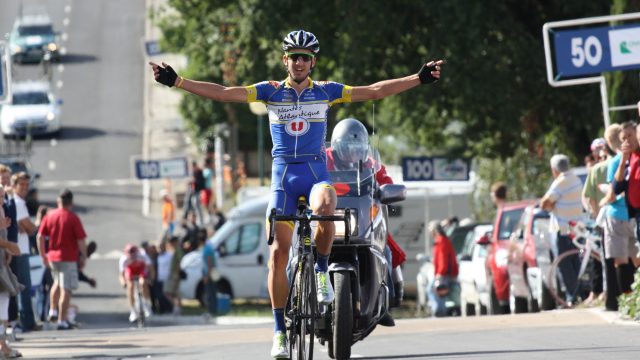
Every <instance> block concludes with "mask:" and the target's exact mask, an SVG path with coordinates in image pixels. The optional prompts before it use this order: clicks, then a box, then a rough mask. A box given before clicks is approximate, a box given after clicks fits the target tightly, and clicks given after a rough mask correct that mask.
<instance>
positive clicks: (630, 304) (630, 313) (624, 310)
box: [618, 272, 640, 320]
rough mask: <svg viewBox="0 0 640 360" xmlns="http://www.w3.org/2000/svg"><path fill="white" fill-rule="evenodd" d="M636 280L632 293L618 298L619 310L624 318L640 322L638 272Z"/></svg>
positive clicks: (639, 274)
mask: <svg viewBox="0 0 640 360" xmlns="http://www.w3.org/2000/svg"><path fill="white" fill-rule="evenodd" d="M634 280H635V281H634V282H633V284H632V285H631V290H632V292H631V293H630V294H622V295H620V296H619V297H618V310H619V311H620V314H622V316H624V317H627V318H629V319H633V320H640V272H636V274H635V279H634Z"/></svg>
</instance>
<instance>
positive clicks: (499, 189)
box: [491, 181, 507, 208]
mask: <svg viewBox="0 0 640 360" xmlns="http://www.w3.org/2000/svg"><path fill="white" fill-rule="evenodd" d="M491 202H492V203H493V204H494V205H495V206H496V208H500V207H502V205H504V203H505V202H507V185H506V184H505V183H503V182H502V181H498V182H496V183H494V184H493V185H491Z"/></svg>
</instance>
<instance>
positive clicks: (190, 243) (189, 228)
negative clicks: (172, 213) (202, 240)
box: [180, 211, 200, 254]
mask: <svg viewBox="0 0 640 360" xmlns="http://www.w3.org/2000/svg"><path fill="white" fill-rule="evenodd" d="M182 229H183V230H184V235H183V236H182V241H181V242H180V246H181V247H182V250H183V251H184V253H185V254H186V253H189V252H190V251H191V250H194V249H196V248H197V247H198V241H197V239H196V235H197V233H198V231H199V230H200V227H199V226H198V224H197V218H196V213H195V212H193V211H190V212H189V214H188V216H187V219H186V220H183V221H182Z"/></svg>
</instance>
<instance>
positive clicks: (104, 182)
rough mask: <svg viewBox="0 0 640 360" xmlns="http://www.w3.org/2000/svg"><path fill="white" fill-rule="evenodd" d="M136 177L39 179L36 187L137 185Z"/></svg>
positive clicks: (138, 182)
mask: <svg viewBox="0 0 640 360" xmlns="http://www.w3.org/2000/svg"><path fill="white" fill-rule="evenodd" d="M139 184H140V180H138V179H110V180H103V179H93V180H60V181H41V182H39V183H38V187H39V188H41V189H58V188H62V187H83V186H95V187H98V186H128V185H139Z"/></svg>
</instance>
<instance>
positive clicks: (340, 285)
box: [329, 271, 353, 360]
mask: <svg viewBox="0 0 640 360" xmlns="http://www.w3.org/2000/svg"><path fill="white" fill-rule="evenodd" d="M333 282H334V285H335V306H334V310H333V341H332V342H333V344H331V343H330V344H329V345H333V355H335V358H336V359H338V360H343V359H349V358H350V357H351V343H352V331H353V308H352V307H351V276H350V274H349V273H348V272H346V271H339V272H336V273H334V274H333Z"/></svg>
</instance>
